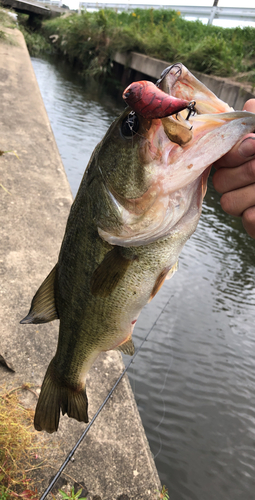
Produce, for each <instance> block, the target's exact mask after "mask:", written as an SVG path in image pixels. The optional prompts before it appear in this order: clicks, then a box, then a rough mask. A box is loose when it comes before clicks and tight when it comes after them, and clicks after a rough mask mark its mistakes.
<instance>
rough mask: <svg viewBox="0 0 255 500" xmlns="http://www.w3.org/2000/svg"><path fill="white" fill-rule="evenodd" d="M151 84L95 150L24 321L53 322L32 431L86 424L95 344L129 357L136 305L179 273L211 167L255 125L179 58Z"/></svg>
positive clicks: (142, 86)
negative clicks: (67, 421) (54, 341)
mask: <svg viewBox="0 0 255 500" xmlns="http://www.w3.org/2000/svg"><path fill="white" fill-rule="evenodd" d="M187 82H188V86H187ZM147 83H148V82H147ZM147 83H146V82H145V83H143V82H141V84H139V85H135V86H132V88H131V90H132V93H130V89H129V90H128V92H127V91H125V92H124V94H125V95H126V96H128V98H129V100H130V102H129V103H130V104H131V106H132V108H127V109H126V110H124V111H123V113H122V114H121V116H120V117H119V118H118V119H117V120H115V122H114V123H113V124H112V125H111V127H110V128H109V130H108V132H107V133H106V135H105V137H104V138H103V140H102V141H101V142H100V143H99V145H98V146H97V147H96V149H95V151H94V153H93V154H92V157H91V160H90V162H89V165H88V167H87V170H86V172H85V174H84V176H83V179H82V182H81V185H80V188H79V190H78V193H77V196H76V198H75V200H74V203H73V205H72V207H71V211H70V215H69V218H68V221H67V226H66V231H65V235H64V238H63V242H62V246H61V249H60V253H59V259H58V262H57V264H56V266H55V267H54V268H53V270H52V271H51V273H50V274H49V275H48V277H47V278H46V279H45V281H44V282H43V283H42V285H41V287H40V288H39V289H38V291H37V293H36V294H35V296H34V298H33V300H32V304H31V308H30V311H29V313H28V315H27V316H26V318H24V320H22V323H44V322H48V321H52V320H54V319H57V318H59V320H60V325H59V339H58V345H57V350H56V354H55V356H54V358H53V359H52V361H51V362H50V364H49V367H48V370H47V372H46V375H45V378H44V381H43V385H42V390H41V393H40V396H39V400H38V404H37V408H36V412H35V421H34V423H35V428H36V429H37V430H46V431H47V432H50V433H51V432H54V431H56V430H57V428H58V424H59V418H60V410H62V413H63V414H65V413H67V414H68V416H69V417H72V418H75V419H76V420H78V421H84V422H88V401H87V396H86V389H85V382H86V375H87V372H88V371H89V369H90V367H91V365H92V364H93V362H94V361H95V359H96V357H97V356H98V354H99V353H100V352H102V351H107V350H110V349H115V348H116V349H119V350H121V351H123V352H125V353H127V354H133V352H134V345H133V342H132V332H133V329H134V326H135V323H136V321H137V318H138V316H139V314H140V311H141V310H142V308H143V307H144V306H145V304H147V303H148V302H149V301H150V300H151V299H152V298H153V297H154V296H155V294H156V293H157V292H158V290H159V288H160V287H161V286H162V284H163V282H164V280H165V279H166V278H169V277H171V276H172V275H173V274H174V272H175V271H176V269H177V261H178V257H179V254H180V252H181V250H182V248H183V246H184V244H185V242H186V241H187V239H188V238H189V237H190V236H191V235H192V233H193V232H194V231H195V229H196V226H197V223H198V221H199V218H200V214H201V210H202V200H203V197H204V195H205V192H206V183H207V178H208V175H209V171H210V166H211V164H212V163H213V162H214V161H216V160H217V159H218V158H219V157H220V156H222V155H223V154H225V153H226V152H227V151H229V150H230V149H231V148H232V147H233V146H234V144H235V143H236V142H237V141H238V140H239V139H241V138H242V137H243V135H244V134H246V133H248V132H251V131H253V130H255V115H253V114H252V113H247V112H234V111H233V110H232V109H231V108H229V106H228V105H227V104H226V103H223V102H222V101H220V100H219V99H217V97H216V96H215V95H214V94H212V93H211V92H210V91H209V90H208V89H207V88H206V87H205V86H204V85H203V84H201V83H200V82H198V80H196V79H195V77H194V76H193V75H192V74H191V73H190V72H189V71H188V70H187V68H185V67H184V66H183V65H181V64H177V65H173V66H172V67H169V68H168V69H167V70H166V71H165V72H164V74H163V75H162V76H161V78H160V80H159V82H158V84H157V85H158V87H159V88H158V89H157V88H156V89H155V91H154V87H153V84H151V83H150V84H149V85H148V84H147ZM147 88H149V89H150V95H149V98H148V99H147V97H148V96H147V95H146V89H147ZM187 88H189V89H190V93H189V92H188V90H187ZM136 89H138V90H139V89H140V90H139V92H140V94H139V95H141V96H142V99H144V102H145V104H146V106H144V105H143V102H142V103H141V102H140V101H139V99H140V98H139V99H136ZM141 89H142V90H141ZM166 93H167V95H166ZM154 94H155V96H156V97H155V98H156V99H157V101H156V103H155V102H153V98H151V95H152V96H153V95H154ZM130 96H131V97H130ZM172 97H173V98H174V99H172ZM160 99H162V103H163V101H164V103H165V102H166V103H167V107H166V109H168V108H169V109H170V108H171V109H174V106H179V107H181V108H180V109H183V106H184V104H185V102H184V99H186V100H187V109H186V110H184V111H180V112H178V114H176V116H173V115H172V114H171V116H170V115H169V116H166V115H165V108H164V109H163V111H162V112H161V111H160V104H161V101H160ZM189 100H190V101H191V104H189ZM194 101H196V104H195V103H194ZM137 103H138V104H137ZM183 103H184V104H183ZM185 105H186V104H185ZM145 108H146V113H145V112H144V113H145V115H144V116H143V115H142V112H143V111H142V110H143V109H145ZM178 109H179V108H178ZM208 110H209V112H210V114H207V112H208ZM158 116H161V117H160V118H158ZM148 117H149V118H148ZM187 118H189V119H187Z"/></svg>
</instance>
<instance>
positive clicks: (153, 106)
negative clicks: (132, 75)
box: [122, 80, 189, 119]
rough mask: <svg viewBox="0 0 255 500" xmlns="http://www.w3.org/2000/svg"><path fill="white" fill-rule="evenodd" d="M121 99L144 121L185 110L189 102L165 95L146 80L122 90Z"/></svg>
mask: <svg viewBox="0 0 255 500" xmlns="http://www.w3.org/2000/svg"><path fill="white" fill-rule="evenodd" d="M122 97H123V99H124V100H125V101H126V103H127V104H128V105H129V106H130V108H132V109H133V111H135V112H136V113H138V114H139V115H141V116H143V117H144V118H146V119H153V118H154V119H155V118H165V117H166V116H170V115H174V114H176V113H178V112H179V111H182V110H183V109H186V108H187V107H188V105H189V101H186V100H185V99H178V98H177V97H173V96H171V95H169V94H166V93H165V92H163V90H160V89H159V88H158V87H156V85H155V84H154V83H152V82H149V81H146V80H142V81H140V82H134V83H131V84H130V85H129V86H128V87H127V88H126V89H125V90H124V92H123V94H122Z"/></svg>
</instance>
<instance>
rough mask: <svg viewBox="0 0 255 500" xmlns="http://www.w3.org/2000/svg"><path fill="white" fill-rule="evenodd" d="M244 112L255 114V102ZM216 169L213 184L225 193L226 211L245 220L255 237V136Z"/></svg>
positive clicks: (249, 102)
mask: <svg viewBox="0 0 255 500" xmlns="http://www.w3.org/2000/svg"><path fill="white" fill-rule="evenodd" d="M243 109H244V110H246V111H250V112H252V113H255V99H250V100H249V101H247V102H246V103H245V105H244V108H243ZM254 132H255V131H254ZM214 167H215V168H216V172H215V174H214V175H213V185H214V187H215V189H216V191H218V192H219V193H221V194H222V196H221V199H220V203H221V206H222V208H223V210H224V211H225V212H227V214H230V215H235V216H239V217H242V223H243V226H244V229H245V230H246V231H247V233H248V234H249V235H250V236H251V237H252V238H255V133H254V134H247V135H246V136H245V137H244V138H243V139H242V140H241V141H240V142H238V143H237V144H236V145H235V146H234V147H233V148H232V149H231V151H229V153H227V154H226V155H225V156H223V157H222V158H220V159H219V160H218V161H217V162H216V163H215V164H214Z"/></svg>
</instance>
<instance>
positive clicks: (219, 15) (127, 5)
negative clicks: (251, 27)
mask: <svg viewBox="0 0 255 500" xmlns="http://www.w3.org/2000/svg"><path fill="white" fill-rule="evenodd" d="M87 9H115V10H117V11H119V12H121V11H123V10H127V11H130V10H134V9H172V10H176V11H177V12H180V13H181V15H183V16H189V17H196V18H207V19H208V24H212V22H213V19H230V20H237V21H252V22H255V8H254V9H247V8H246V9H243V8H232V7H218V6H212V7H192V6H189V5H171V4H168V5H160V3H159V4H150V3H147V4H145V3H133V2H129V1H127V2H123V3H117V2H114V1H111V2H80V3H79V12H80V11H81V10H87Z"/></svg>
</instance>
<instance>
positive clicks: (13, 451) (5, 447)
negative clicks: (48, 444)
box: [0, 385, 41, 500]
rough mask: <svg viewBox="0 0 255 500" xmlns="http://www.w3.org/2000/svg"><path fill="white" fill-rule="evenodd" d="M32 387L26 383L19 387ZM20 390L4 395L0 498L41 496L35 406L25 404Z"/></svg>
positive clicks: (0, 420)
mask: <svg viewBox="0 0 255 500" xmlns="http://www.w3.org/2000/svg"><path fill="white" fill-rule="evenodd" d="M21 389H22V390H24V389H29V386H26V385H24V386H23V387H21V388H19V389H18V390H21ZM18 390H13V391H10V392H6V393H2V394H1V396H0V499H1V500H12V499H17V498H23V499H33V498H37V490H36V488H35V484H34V482H33V480H32V479H31V475H32V472H33V471H34V470H35V469H38V467H40V466H41V464H37V462H36V460H37V452H38V446H39V445H38V441H37V436H36V433H35V431H34V429H33V413H34V412H33V410H31V409H27V408H25V407H24V406H23V405H22V404H21V402H20V400H19V398H18Z"/></svg>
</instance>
